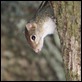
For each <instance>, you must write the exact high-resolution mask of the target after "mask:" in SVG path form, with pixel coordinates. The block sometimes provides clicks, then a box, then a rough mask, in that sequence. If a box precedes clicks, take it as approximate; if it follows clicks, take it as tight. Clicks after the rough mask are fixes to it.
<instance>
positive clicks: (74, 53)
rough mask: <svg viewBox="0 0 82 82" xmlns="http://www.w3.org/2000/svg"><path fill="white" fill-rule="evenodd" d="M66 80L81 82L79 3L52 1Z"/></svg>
mask: <svg viewBox="0 0 82 82" xmlns="http://www.w3.org/2000/svg"><path fill="white" fill-rule="evenodd" d="M53 8H54V14H55V17H56V18H57V29H58V33H59V37H60V41H61V45H62V46H61V48H62V53H63V60H64V66H65V71H66V79H67V80H71V81H74V80H77V81H78V80H81V33H80V31H81V2H80V1H54V2H53Z"/></svg>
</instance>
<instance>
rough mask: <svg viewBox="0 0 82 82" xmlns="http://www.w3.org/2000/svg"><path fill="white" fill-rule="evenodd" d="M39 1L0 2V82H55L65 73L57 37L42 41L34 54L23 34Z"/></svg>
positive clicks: (63, 76)
mask: <svg viewBox="0 0 82 82" xmlns="http://www.w3.org/2000/svg"><path fill="white" fill-rule="evenodd" d="M40 3H41V1H1V80H2V81H16V80H17V81H59V80H66V79H65V71H64V67H63V60H62V55H61V49H60V41H59V38H58V35H57V34H54V36H47V37H46V38H45V42H44V47H43V49H42V51H41V53H40V54H36V53H35V52H34V51H33V50H32V49H31V48H30V47H29V46H28V43H27V41H26V38H25V35H24V28H25V24H26V23H27V21H29V19H31V17H33V15H34V13H35V12H36V10H37V9H38V7H39V5H40Z"/></svg>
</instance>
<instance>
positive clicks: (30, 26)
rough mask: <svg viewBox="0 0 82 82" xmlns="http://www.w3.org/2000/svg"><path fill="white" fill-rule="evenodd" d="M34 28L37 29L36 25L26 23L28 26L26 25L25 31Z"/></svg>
mask: <svg viewBox="0 0 82 82" xmlns="http://www.w3.org/2000/svg"><path fill="white" fill-rule="evenodd" d="M36 27H37V24H36V23H28V24H26V29H27V30H28V31H29V30H31V29H32V28H36Z"/></svg>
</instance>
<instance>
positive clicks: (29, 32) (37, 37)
mask: <svg viewBox="0 0 82 82" xmlns="http://www.w3.org/2000/svg"><path fill="white" fill-rule="evenodd" d="M25 37H26V39H27V42H28V43H29V45H30V46H31V47H32V49H33V50H34V51H35V52H36V53H39V52H40V51H41V49H42V47H43V34H42V33H41V29H40V28H39V27H38V25H37V24H36V23H28V24H26V27H25Z"/></svg>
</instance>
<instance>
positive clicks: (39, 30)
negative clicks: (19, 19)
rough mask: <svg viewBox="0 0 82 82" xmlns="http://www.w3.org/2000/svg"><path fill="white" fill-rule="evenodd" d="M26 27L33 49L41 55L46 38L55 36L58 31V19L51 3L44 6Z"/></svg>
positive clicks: (28, 39)
mask: <svg viewBox="0 0 82 82" xmlns="http://www.w3.org/2000/svg"><path fill="white" fill-rule="evenodd" d="M43 6H44V7H42V8H40V10H38V11H37V13H36V14H35V17H34V18H33V19H32V20H30V22H29V23H27V24H26V26H25V37H26V39H27V42H28V43H29V45H30V46H31V48H32V49H33V50H34V51H35V52H36V53H39V52H40V51H41V50H42V47H43V43H44V38H45V37H46V36H47V35H49V34H54V32H55V30H56V19H55V18H54V12H53V9H52V8H51V5H50V2H47V4H46V5H45V3H44V5H43Z"/></svg>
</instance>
